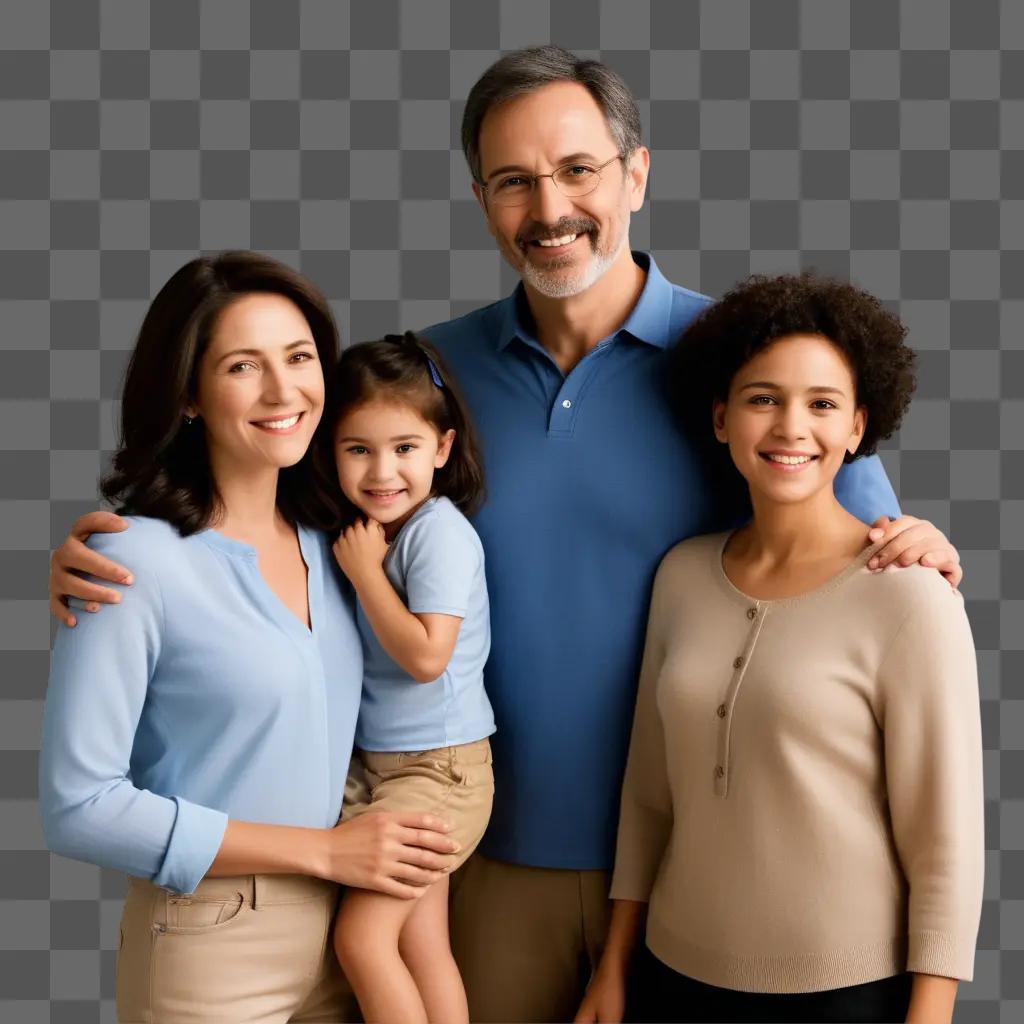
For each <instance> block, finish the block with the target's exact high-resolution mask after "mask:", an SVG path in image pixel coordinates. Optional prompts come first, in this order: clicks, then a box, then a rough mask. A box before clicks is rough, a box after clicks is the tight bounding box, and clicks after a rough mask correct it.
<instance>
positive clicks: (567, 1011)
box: [450, 853, 611, 1024]
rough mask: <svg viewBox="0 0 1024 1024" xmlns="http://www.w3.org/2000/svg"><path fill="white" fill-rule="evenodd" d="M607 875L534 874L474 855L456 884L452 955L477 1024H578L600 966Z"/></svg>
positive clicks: (532, 870) (455, 878) (606, 913)
mask: <svg viewBox="0 0 1024 1024" xmlns="http://www.w3.org/2000/svg"><path fill="white" fill-rule="evenodd" d="M610 884H611V875H610V873H609V872H607V871H567V870H556V869H551V868H529V867H522V866H520V865H517V864H506V863H504V862H502V861H497V860H492V859H490V858H488V857H484V856H483V854H481V853H475V854H473V856H472V857H470V858H469V860H468V861H467V862H466V864H465V866H464V867H462V868H461V870H459V871H458V872H456V873H455V874H454V875H453V876H452V881H451V886H452V893H451V903H450V910H451V914H450V917H451V923H450V927H451V941H452V952H453V953H454V954H455V959H456V961H457V962H458V965H459V970H460V971H461V973H462V980H463V982H464V984H465V986H466V995H467V997H468V999H469V1016H470V1020H472V1021H473V1022H474V1024H510V1022H513V1021H514V1022H517V1024H555V1022H559V1021H571V1020H572V1019H573V1017H574V1016H575V1015H576V1011H577V1009H579V1004H580V1000H581V999H582V998H583V992H584V990H585V989H586V987H587V983H588V982H589V981H590V975H591V972H592V971H593V969H594V968H595V967H596V966H597V963H598V961H599V960H600V958H601V950H602V949H603V947H604V940H605V934H606V932H607V930H608V918H609V914H610V904H609V902H608V888H609V885H610Z"/></svg>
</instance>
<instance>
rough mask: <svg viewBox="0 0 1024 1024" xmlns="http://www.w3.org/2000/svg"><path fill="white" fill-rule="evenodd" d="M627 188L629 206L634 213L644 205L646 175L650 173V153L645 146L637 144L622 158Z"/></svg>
mask: <svg viewBox="0 0 1024 1024" xmlns="http://www.w3.org/2000/svg"><path fill="white" fill-rule="evenodd" d="M623 165H624V166H625V169H626V180H627V187H628V188H629V208H630V210H631V211H632V212H633V213H636V211H637V210H639V209H640V207H641V206H643V205H644V196H645V195H646V194H647V176H648V175H649V174H650V173H651V153H650V150H648V148H647V147H646V146H637V147H636V149H634V150H633V152H632V153H631V154H630V155H629V156H628V157H626V158H625V159H624V160H623Z"/></svg>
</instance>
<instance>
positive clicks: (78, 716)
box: [39, 527, 227, 893]
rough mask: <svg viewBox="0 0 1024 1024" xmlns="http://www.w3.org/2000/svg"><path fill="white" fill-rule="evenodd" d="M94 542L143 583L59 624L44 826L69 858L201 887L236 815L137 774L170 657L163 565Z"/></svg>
mask: <svg viewBox="0 0 1024 1024" xmlns="http://www.w3.org/2000/svg"><path fill="white" fill-rule="evenodd" d="M132 529H134V527H132ZM115 536H116V535H115ZM90 546H91V547H95V548H97V549H100V550H103V551H104V553H106V554H108V555H109V557H111V558H114V559H117V560H122V561H123V562H124V564H126V565H131V566H132V568H133V569H135V570H136V582H135V583H134V585H133V586H132V587H131V588H125V589H124V590H123V593H122V600H121V603H120V604H118V605H115V606H112V607H109V608H104V609H103V610H102V611H101V612H100V613H99V614H97V615H81V616H79V619H78V625H77V626H76V627H75V628H74V629H68V628H67V627H66V626H61V627H59V628H58V631H57V637H56V640H55V643H54V648H53V656H52V659H51V663H50V684H49V690H48V693H47V699H46V710H45V715H44V720H43V741H42V750H41V753H40V760H39V775H40V786H39V796H40V810H41V814H42V824H43V833H44V835H45V837H46V842H47V845H48V846H49V847H50V849H52V850H54V851H55V852H57V853H60V854H63V855H64V856H67V857H74V858H76V859H78V860H85V861H89V862H90V863H93V864H99V865H101V866H102V867H109V868H114V869H116V870H119V871H124V872H127V873H128V874H130V875H136V876H138V877H141V878H149V879H152V880H153V881H154V882H155V883H156V884H157V885H162V886H165V887H167V888H169V889H173V890H175V891H177V892H185V893H188V892H192V891H193V890H194V889H195V887H196V885H197V884H198V883H199V881H200V879H201V878H202V877H203V876H204V875H205V874H206V872H207V870H208V869H209V866H210V864H211V862H212V861H213V858H214V857H215V856H216V853H217V850H218V849H219V848H220V843H221V840H222V838H223V835H224V829H225V827H226V825H227V816H226V815H225V814H223V813H222V812H220V811H216V810H212V809H210V808H207V807H201V806H199V805H197V804H194V803H191V802H190V801H188V800H185V799H180V798H176V797H168V796H161V795H159V794H156V793H152V792H150V791H149V790H144V789H138V788H136V786H135V785H134V784H133V783H132V781H131V767H130V762H131V755H132V747H133V744H134V740H135V732H136V730H137V728H138V724H139V719H140V717H141V715H142V709H143V706H144V704H145V700H146V694H147V690H148V687H149V682H150V680H151V678H152V676H153V672H154V670H155V667H156V663H157V659H158V658H159V655H160V646H161V633H162V604H161V598H160V591H159V585H158V582H157V579H156V576H157V572H156V570H155V569H154V568H153V567H152V566H151V567H150V568H149V569H148V570H144V571H140V570H142V567H141V566H140V565H139V564H138V559H137V558H135V559H133V558H132V551H131V548H130V547H129V548H128V550H127V551H124V552H122V551H121V550H120V549H121V548H122V546H123V545H122V544H118V543H116V542H107V541H104V540H102V539H98V538H92V539H91V540H90ZM136 546H137V545H136Z"/></svg>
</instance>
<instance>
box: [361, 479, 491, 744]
mask: <svg viewBox="0 0 1024 1024" xmlns="http://www.w3.org/2000/svg"><path fill="white" fill-rule="evenodd" d="M384 572H385V574H386V575H387V577H388V579H389V580H390V581H391V584H392V586H393V587H394V588H395V590H397V591H398V593H399V595H400V596H401V598H402V600H403V601H404V602H405V604H406V607H408V609H409V611H411V612H413V613H416V614H420V613H437V614H441V615H455V616H458V617H459V618H460V619H462V624H461V625H460V627H459V636H458V639H457V640H456V641H455V650H454V651H453V652H452V656H451V659H450V660H449V662H448V665H447V666H446V668H445V670H444V672H442V673H441V675H440V676H439V677H438V678H437V679H435V680H434V681H433V682H430V683H418V682H417V681H416V680H415V679H413V678H412V676H410V675H409V674H408V673H407V672H406V671H405V670H404V669H403V668H402V667H401V666H400V665H398V664H397V663H396V662H395V661H394V660H393V659H392V657H391V656H390V655H389V654H388V653H387V651H385V650H384V648H383V647H381V644H380V641H379V640H378V639H377V637H376V635H375V634H374V632H373V627H372V626H371V625H370V623H369V620H368V619H367V618H366V615H365V614H364V613H363V610H362V608H359V609H358V613H357V622H358V624H359V632H360V634H361V635H362V638H363V657H364V660H365V664H366V671H365V674H364V678H363V704H362V707H361V709H360V712H359V728H358V729H357V731H356V743H357V745H358V746H360V747H362V749H363V750H385V751H387V750H394V751H398V750H431V749H433V748H434V747H450V746H455V745H456V744H460V743H472V742H473V741H474V740H481V739H483V738H484V737H485V736H490V734H491V733H492V732H494V713H493V712H492V711H491V702H490V701H489V700H488V699H487V694H486V693H485V692H484V662H486V661H487V654H488V652H489V651H490V649H491V620H490V610H489V607H488V603H487V581H486V580H485V578H484V550H483V547H482V546H481V544H480V538H479V537H478V536H477V535H476V530H474V529H473V527H472V526H471V525H470V523H469V520H468V519H467V518H466V517H465V516H464V515H463V514H462V513H461V512H460V511H459V510H458V509H457V508H456V507H455V506H454V505H453V504H452V503H451V501H449V500H448V498H430V499H429V500H428V501H425V502H424V503H423V504H422V505H421V506H420V507H419V508H418V509H417V510H416V512H415V513H414V514H413V515H412V516H411V517H410V519H409V521H408V522H407V523H406V524H405V525H404V526H403V527H402V528H401V530H399V531H398V534H397V536H396V537H395V539H394V541H393V542H392V543H391V546H390V547H389V548H388V553H387V556H386V557H385V559H384Z"/></svg>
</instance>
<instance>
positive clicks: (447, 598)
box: [405, 512, 483, 618]
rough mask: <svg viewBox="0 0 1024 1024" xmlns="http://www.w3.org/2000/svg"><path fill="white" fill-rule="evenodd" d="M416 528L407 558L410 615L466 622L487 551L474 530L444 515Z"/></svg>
mask: <svg viewBox="0 0 1024 1024" xmlns="http://www.w3.org/2000/svg"><path fill="white" fill-rule="evenodd" d="M457 514H458V513H455V515H457ZM415 526H416V529H415V531H414V532H413V534H412V535H411V537H410V538H409V547H408V549H407V551H406V558H405V594H406V604H407V606H408V608H409V611H411V612H413V613H414V614H431V613H432V614H439V615H456V616H458V617H459V618H465V617H466V612H467V611H468V610H469V603H470V597H471V595H472V593H473V588H474V587H475V586H478V585H479V582H478V581H479V580H480V579H482V576H483V573H482V568H483V565H482V563H483V550H482V548H481V547H480V543H479V541H477V540H476V537H475V535H474V534H473V533H472V532H471V531H472V529H473V528H472V527H471V526H470V525H469V523H468V522H466V521H461V522H460V521H459V520H457V519H454V518H453V517H450V516H448V515H445V514H443V513H441V512H437V513H435V514H433V515H430V516H428V517H426V518H425V519H424V520H422V521H421V522H419V523H416V524H415Z"/></svg>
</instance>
